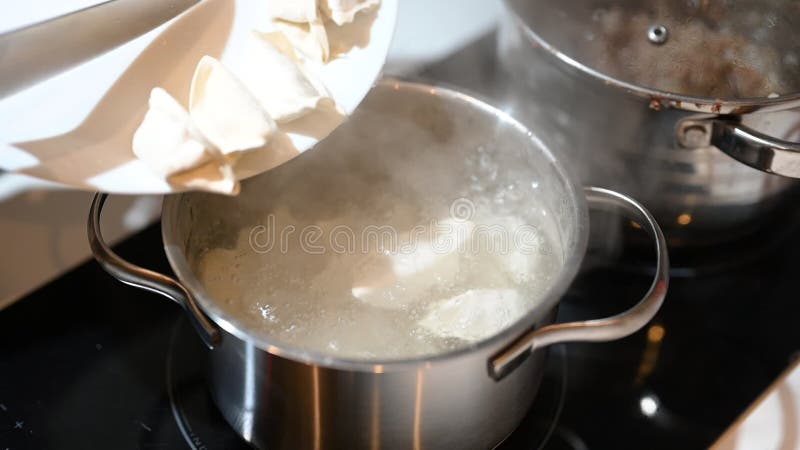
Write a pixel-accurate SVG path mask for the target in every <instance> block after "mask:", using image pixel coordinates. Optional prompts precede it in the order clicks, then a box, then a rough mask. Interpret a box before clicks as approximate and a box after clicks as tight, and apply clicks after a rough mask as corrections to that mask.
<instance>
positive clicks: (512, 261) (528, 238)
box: [487, 216, 542, 284]
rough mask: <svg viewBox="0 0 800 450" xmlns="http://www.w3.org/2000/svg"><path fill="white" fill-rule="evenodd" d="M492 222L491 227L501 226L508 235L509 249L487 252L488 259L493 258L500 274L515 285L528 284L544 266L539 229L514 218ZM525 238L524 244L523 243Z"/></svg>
mask: <svg viewBox="0 0 800 450" xmlns="http://www.w3.org/2000/svg"><path fill="white" fill-rule="evenodd" d="M490 222H491V223H490V224H489V225H492V226H500V227H501V229H502V230H503V232H504V233H505V234H506V236H507V237H508V248H507V249H504V251H495V252H487V253H488V257H489V258H492V259H493V260H494V261H495V264H496V267H497V268H499V269H500V272H501V273H502V274H504V275H505V276H507V277H508V278H509V279H510V280H511V281H513V282H514V283H516V284H522V283H525V282H527V281H528V280H530V278H531V276H533V275H534V274H536V273H538V270H537V268H538V267H539V266H540V265H541V264H542V256H541V253H540V250H541V249H540V248H539V246H540V245H541V244H540V241H541V237H539V236H537V233H538V231H539V230H538V228H533V227H530V226H528V225H527V224H526V223H525V222H524V221H522V220H521V219H519V218H517V217H513V216H500V217H492V219H491V221H490ZM518 233H520V235H519V236H517V234H518ZM523 238H524V239H525V241H524V242H522V241H521V239H523ZM518 241H519V242H518ZM537 244H539V245H537ZM520 245H521V246H520Z"/></svg>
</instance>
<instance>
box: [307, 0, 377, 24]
mask: <svg viewBox="0 0 800 450" xmlns="http://www.w3.org/2000/svg"><path fill="white" fill-rule="evenodd" d="M379 3H380V0H321V1H320V7H321V9H322V11H323V12H324V13H325V15H326V16H328V17H330V18H331V20H332V21H334V22H335V23H336V24H337V25H344V24H346V23H350V22H352V21H353V20H355V17H356V14H358V13H359V12H361V11H363V10H365V9H369V8H371V7H373V6H375V5H377V4H379Z"/></svg>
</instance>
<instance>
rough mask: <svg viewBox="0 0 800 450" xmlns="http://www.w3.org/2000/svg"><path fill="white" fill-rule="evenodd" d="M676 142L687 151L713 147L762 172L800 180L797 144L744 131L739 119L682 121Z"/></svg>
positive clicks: (745, 129)
mask: <svg viewBox="0 0 800 450" xmlns="http://www.w3.org/2000/svg"><path fill="white" fill-rule="evenodd" d="M678 141H679V142H680V144H681V145H682V146H684V147H687V148H698V147H708V146H714V147H716V148H717V149H719V150H721V151H722V152H723V153H725V154H726V155H728V156H730V157H731V158H733V159H735V160H737V161H739V162H742V163H744V164H747V165H748V166H750V167H753V168H755V169H758V170H761V171H762V172H767V173H774V174H777V175H782V176H785V177H790V178H800V144H799V143H796V142H789V141H784V140H781V139H777V138H774V137H772V136H769V135H766V134H764V133H761V132H758V131H756V130H753V129H752V128H749V127H746V126H744V125H742V123H741V118H740V117H735V116H732V117H715V118H710V119H686V120H683V121H682V122H681V123H680V124H679V125H678Z"/></svg>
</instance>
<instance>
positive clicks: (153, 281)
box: [87, 194, 220, 348]
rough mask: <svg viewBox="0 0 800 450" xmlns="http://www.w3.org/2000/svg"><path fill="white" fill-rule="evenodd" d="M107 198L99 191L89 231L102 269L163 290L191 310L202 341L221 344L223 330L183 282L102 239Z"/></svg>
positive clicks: (134, 283) (141, 285) (150, 288)
mask: <svg viewBox="0 0 800 450" xmlns="http://www.w3.org/2000/svg"><path fill="white" fill-rule="evenodd" d="M107 198H108V194H97V195H95V197H94V199H92V206H91V208H90V210H89V220H88V223H87V232H88V235H89V247H91V249H92V254H93V255H94V257H95V259H96V260H97V262H98V263H100V265H101V266H102V267H103V269H104V270H105V271H106V272H108V273H110V274H111V275H112V276H113V277H114V278H116V279H118V280H119V281H122V282H123V283H125V284H127V285H130V286H134V287H138V288H141V289H144V290H146V291H150V292H155V293H156V294H161V295H163V296H164V297H167V298H168V299H170V300H172V301H174V302H175V303H177V304H178V305H180V306H181V307H182V308H183V309H185V310H186V311H187V312H188V313H189V319H190V320H191V322H192V325H194V327H195V329H196V330H197V332H198V334H200V337H201V338H202V339H203V342H205V343H206V345H207V346H208V347H209V348H213V347H214V346H215V345H217V344H219V339H220V331H219V329H218V328H217V326H216V325H214V323H212V322H211V321H210V320H208V318H207V317H206V316H205V315H204V314H203V312H202V311H201V310H200V307H199V306H197V302H196V301H195V299H194V296H193V295H192V294H191V293H190V292H189V291H188V290H186V288H185V287H183V285H182V284H180V283H178V282H177V281H175V280H174V279H173V278H170V277H168V276H166V275H162V274H160V273H157V272H153V271H152V270H147V269H144V268H141V267H138V266H135V265H133V264H131V263H129V262H127V261H125V260H124V259H122V258H120V257H119V256H117V254H116V253H114V251H113V250H111V247H109V246H108V244H106V242H105V240H104V239H103V232H102V228H101V227H100V215H101V214H102V212H103V205H104V204H105V202H106V199H107Z"/></svg>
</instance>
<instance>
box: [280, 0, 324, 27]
mask: <svg viewBox="0 0 800 450" xmlns="http://www.w3.org/2000/svg"><path fill="white" fill-rule="evenodd" d="M267 13H268V15H269V17H270V18H271V19H273V20H275V19H280V20H287V21H289V22H296V23H307V22H313V21H315V20H317V19H318V18H319V8H318V6H317V0H268V1H267Z"/></svg>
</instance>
